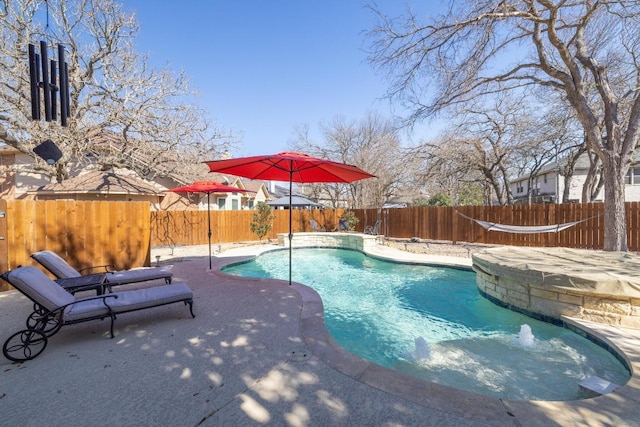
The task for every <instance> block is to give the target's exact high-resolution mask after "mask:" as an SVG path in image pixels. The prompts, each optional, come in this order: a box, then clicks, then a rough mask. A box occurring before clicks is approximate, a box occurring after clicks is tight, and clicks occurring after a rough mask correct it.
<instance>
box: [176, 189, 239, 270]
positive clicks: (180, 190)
mask: <svg viewBox="0 0 640 427" xmlns="http://www.w3.org/2000/svg"><path fill="white" fill-rule="evenodd" d="M167 191H171V192H174V193H207V223H208V225H209V270H211V193H246V192H247V190H243V189H242V188H236V187H232V186H230V185H224V184H220V183H218V182H214V181H196V182H194V183H193V184H191V185H186V186H184V187H178V188H173V189H171V190H167Z"/></svg>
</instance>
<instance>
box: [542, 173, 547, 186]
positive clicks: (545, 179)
mask: <svg viewBox="0 0 640 427" xmlns="http://www.w3.org/2000/svg"><path fill="white" fill-rule="evenodd" d="M542 178H543V179H544V183H545V184H546V183H547V174H546V173H545V174H544V175H542Z"/></svg>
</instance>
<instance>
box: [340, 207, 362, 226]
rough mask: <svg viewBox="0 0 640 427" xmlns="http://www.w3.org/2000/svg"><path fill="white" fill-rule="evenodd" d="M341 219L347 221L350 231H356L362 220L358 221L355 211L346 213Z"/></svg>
mask: <svg viewBox="0 0 640 427" xmlns="http://www.w3.org/2000/svg"><path fill="white" fill-rule="evenodd" d="M340 219H341V220H346V221H347V224H348V226H349V231H354V230H355V229H356V225H358V223H359V222H360V220H359V219H358V217H357V216H356V214H355V213H353V211H346V212H345V213H343V214H342V216H341V217H340Z"/></svg>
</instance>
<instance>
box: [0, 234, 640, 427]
mask: <svg viewBox="0 0 640 427" xmlns="http://www.w3.org/2000/svg"><path fill="white" fill-rule="evenodd" d="M266 248H268V246H266V245H262V246H257V247H247V248H238V249H234V250H230V251H227V252H223V253H221V254H219V256H217V257H215V258H214V266H213V270H212V271H208V259H207V256H206V255H207V254H208V247H207V246H198V247H182V248H175V249H172V250H170V249H167V248H164V249H157V250H154V253H153V256H152V260H153V261H155V255H160V257H161V261H162V262H163V263H167V262H171V263H172V264H173V265H174V267H173V269H174V275H175V277H176V279H175V280H176V281H177V280H184V281H186V282H187V283H188V284H189V285H190V286H191V287H192V289H193V291H194V307H195V308H194V310H195V312H196V318H195V319H191V317H190V315H189V312H188V309H187V308H186V307H184V306H182V305H178V304H176V305H172V306H165V307H158V308H154V309H150V310H143V311H140V312H134V313H128V314H124V315H121V316H120V317H119V318H118V320H116V324H115V326H116V330H115V333H116V337H115V338H114V339H109V338H108V324H107V322H106V321H93V322H87V323H83V324H78V325H73V326H68V327H64V328H62V330H61V331H60V332H59V333H58V334H56V335H55V336H53V337H52V338H51V339H50V342H49V345H48V347H47V349H46V350H45V351H44V353H43V354H42V355H40V356H39V357H38V358H36V359H34V360H32V361H29V362H26V363H23V364H14V363H11V362H9V361H8V360H6V359H4V358H0V414H1V415H0V425H11V426H18V425H20V426H30V425H33V426H36V425H38V426H39V425H42V424H47V425H95V426H102V425H105V426H106V425H119V426H128V425H167V426H174V425H175V426H197V425H204V426H208V425H211V426H214V425H215V426H227V425H228V426H244V425H247V426H248V425H283V426H320V425H321V426H325V425H326V426H432V425H443V426H444V425H446V426H489V425H492V426H505V425H513V426H550V425H551V426H553V425H558V426H575V425H593V426H605V425H611V426H613V425H615V426H637V425H640V410H639V409H638V408H640V382H639V381H638V374H637V372H638V368H639V367H640V365H638V363H640V331H638V330H633V329H621V328H614V327H610V326H607V327H602V326H600V325H597V324H594V325H591V326H593V327H594V328H597V333H598V334H602V335H603V336H605V337H606V338H607V339H608V340H610V342H612V343H613V344H614V345H616V346H618V347H619V348H621V349H623V350H624V351H625V354H626V357H627V359H628V360H629V362H630V364H631V366H632V368H634V375H633V378H632V379H631V381H629V383H628V384H627V385H626V387H623V388H622V389H620V391H616V392H614V393H610V394H607V395H604V396H600V397H598V398H594V399H587V400H581V401H576V402H529V401H509V400H504V399H496V398H489V397H485V396H480V395H477V394H472V393H467V392H464V391H460V390H454V389H450V388H446V387H443V386H438V385H436V384H431V383H426V382H422V381H418V380H413V379H411V378H408V377H405V376H402V375H400V374H394V373H393V372H391V371H389V370H386V369H383V368H380V367H378V366H376V365H373V364H370V363H368V362H366V361H363V360H362V359H359V358H357V357H355V356H353V355H350V354H349V353H347V352H345V351H344V350H342V349H341V348H339V347H337V346H336V345H335V343H334V342H333V340H332V339H331V337H330V336H329V335H328V333H327V331H326V329H325V328H324V325H323V322H322V319H321V313H322V303H321V301H320V299H319V297H318V296H317V293H315V292H314V291H313V290H311V289H310V288H307V287H305V286H302V285H298V284H294V285H293V286H288V285H287V283H286V282H281V281H274V280H266V279H246V278H234V277H229V276H227V275H224V274H222V273H220V272H219V268H220V267H221V266H222V265H224V264H227V263H229V262H234V261H237V260H241V259H246V257H247V256H252V255H254V254H256V253H258V252H260V251H262V250H264V249H266ZM376 251H379V253H376V254H375V255H376V256H382V257H389V258H400V259H403V260H406V261H418V260H422V261H425V260H426V261H431V262H434V263H437V264H457V263H463V264H466V265H468V264H469V263H470V260H469V259H457V258H456V259H454V258H450V257H434V256H427V255H416V254H410V253H406V252H403V251H399V250H394V249H391V248H385V247H380V248H379V249H376ZM169 258H171V259H172V260H171V261H169ZM30 311H31V303H30V302H29V301H28V300H27V299H26V298H25V297H23V296H21V295H20V294H19V293H17V292H16V291H11V292H4V293H0V324H1V325H2V327H1V335H0V339H1V340H2V342H4V340H5V339H6V338H7V337H8V336H9V335H10V334H12V333H13V332H15V331H17V330H19V329H21V328H23V327H24V321H25V319H26V316H27V315H28V314H29V313H30Z"/></svg>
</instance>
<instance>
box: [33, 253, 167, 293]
mask: <svg viewBox="0 0 640 427" xmlns="http://www.w3.org/2000/svg"><path fill="white" fill-rule="evenodd" d="M31 258H33V259H34V260H36V261H37V262H38V263H39V264H40V265H42V266H43V267H44V268H46V269H47V270H49V271H50V272H51V274H53V275H54V276H56V277H57V278H58V279H69V278H74V277H81V276H83V274H82V273H83V272H84V271H86V270H94V269H97V268H100V269H104V271H103V272H101V273H97V274H101V275H105V273H106V275H105V280H106V283H105V285H106V287H107V288H109V289H110V288H111V287H112V286H117V285H126V284H128V283H137V282H146V281H148V280H155V279H164V280H165V282H166V283H171V279H172V277H173V272H172V271H171V268H170V267H166V266H163V267H141V268H133V269H131V270H121V271H111V270H109V268H110V267H111V266H109V265H99V266H94V267H89V268H85V269H82V270H76V269H75V268H73V267H72V266H71V265H69V263H68V262H66V261H65V260H64V259H62V258H61V257H60V256H59V255H58V254H56V253H55V252H53V251H39V252H35V253H34V254H32V255H31Z"/></svg>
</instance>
